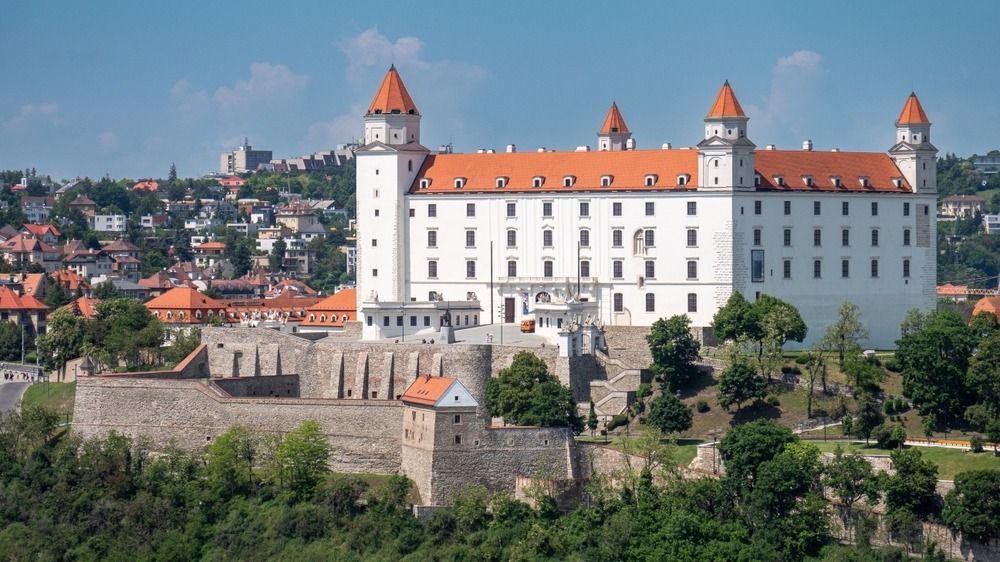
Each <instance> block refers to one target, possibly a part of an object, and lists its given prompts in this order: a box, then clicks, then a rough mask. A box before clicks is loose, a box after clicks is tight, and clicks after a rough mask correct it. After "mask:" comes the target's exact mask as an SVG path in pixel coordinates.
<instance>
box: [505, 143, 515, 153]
mask: <svg viewBox="0 0 1000 562" xmlns="http://www.w3.org/2000/svg"><path fill="white" fill-rule="evenodd" d="M507 152H517V146H515V145H513V144H508V145H507Z"/></svg>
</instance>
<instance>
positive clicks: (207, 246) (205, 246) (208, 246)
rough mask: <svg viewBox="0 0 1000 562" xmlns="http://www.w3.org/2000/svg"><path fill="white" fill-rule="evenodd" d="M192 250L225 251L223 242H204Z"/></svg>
mask: <svg viewBox="0 0 1000 562" xmlns="http://www.w3.org/2000/svg"><path fill="white" fill-rule="evenodd" d="M193 249H194V250H196V251H198V250H202V251H203V250H225V249H226V244H225V243H224V242H204V243H202V244H198V245H197V246H195V247H194V248H193Z"/></svg>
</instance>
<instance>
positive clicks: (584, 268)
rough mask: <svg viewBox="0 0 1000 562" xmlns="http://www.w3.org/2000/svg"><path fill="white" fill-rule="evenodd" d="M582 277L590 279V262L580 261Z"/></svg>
mask: <svg viewBox="0 0 1000 562" xmlns="http://www.w3.org/2000/svg"><path fill="white" fill-rule="evenodd" d="M580 277H590V262H589V261H588V260H581V261H580Z"/></svg>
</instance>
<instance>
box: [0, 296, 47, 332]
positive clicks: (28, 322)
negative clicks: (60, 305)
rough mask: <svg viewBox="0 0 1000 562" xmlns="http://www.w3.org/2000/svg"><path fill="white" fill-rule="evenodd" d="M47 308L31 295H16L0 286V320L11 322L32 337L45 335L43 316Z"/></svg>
mask: <svg viewBox="0 0 1000 562" xmlns="http://www.w3.org/2000/svg"><path fill="white" fill-rule="evenodd" d="M48 311H49V307H48V306H46V305H45V303H43V302H42V301H40V300H38V299H37V298H35V297H34V296H32V295H25V294H23V293H18V292H17V291H15V290H14V289H12V288H11V287H8V286H6V285H0V320H2V321H7V322H13V323H14V324H15V325H16V326H19V327H24V329H25V330H26V331H27V332H28V333H30V334H31V335H33V336H40V335H43V334H44V333H45V316H46V313H47V312H48Z"/></svg>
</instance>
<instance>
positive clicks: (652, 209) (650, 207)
mask: <svg viewBox="0 0 1000 562" xmlns="http://www.w3.org/2000/svg"><path fill="white" fill-rule="evenodd" d="M654 214H655V206H654V205H653V202H652V201H646V216H647V217H651V216H653V215H654Z"/></svg>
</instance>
